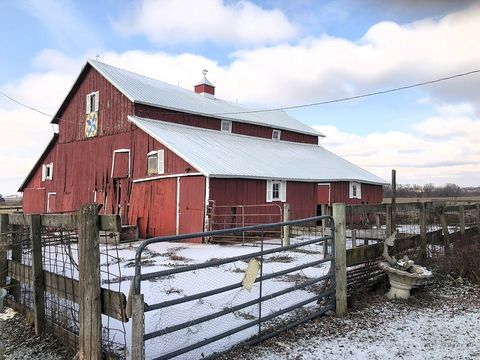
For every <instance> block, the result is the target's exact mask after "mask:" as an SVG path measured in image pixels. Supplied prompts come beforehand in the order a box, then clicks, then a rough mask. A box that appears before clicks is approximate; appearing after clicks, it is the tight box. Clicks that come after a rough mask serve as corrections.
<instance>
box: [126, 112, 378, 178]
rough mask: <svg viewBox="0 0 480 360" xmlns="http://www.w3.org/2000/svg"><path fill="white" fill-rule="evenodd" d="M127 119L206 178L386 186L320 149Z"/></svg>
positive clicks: (368, 174)
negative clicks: (360, 183) (356, 183)
mask: <svg viewBox="0 0 480 360" xmlns="http://www.w3.org/2000/svg"><path fill="white" fill-rule="evenodd" d="M128 119H129V120H130V121H131V122H132V123H134V124H135V125H137V126H138V127H139V128H140V129H142V130H143V131H145V132H146V133H147V134H149V135H150V136H152V137H153V138H155V139H156V140H158V141H159V142H161V143H162V144H164V145H165V146H166V147H168V148H169V149H170V150H172V151H173V152H175V153H176V154H178V155H179V156H180V157H182V158H183V159H185V160H186V161H188V162H189V163H190V164H191V165H192V166H194V167H195V168H196V169H198V170H199V171H201V172H202V173H203V174H204V175H207V176H210V177H220V178H225V177H232V178H256V179H281V180H291V181H292V180H295V181H307V182H326V181H360V182H364V183H370V184H386V182H385V180H383V179H381V178H379V177H378V176H376V175H373V174H372V173H370V172H368V171H366V170H364V169H362V168H360V167H358V166H356V165H354V164H352V163H350V162H348V161H347V160H345V159H343V158H341V157H339V156H337V155H335V154H333V153H332V152H330V151H328V150H326V149H325V148H323V147H321V146H319V145H311V144H303V143H294V142H285V141H273V140H271V139H261V138H256V137H251V136H245V135H237V134H231V133H225V132H221V131H215V130H208V129H203V128H196V127H191V126H186V125H179V124H173V123H169V122H164V121H159V120H152V119H145V118H140V117H136V116H129V117H128Z"/></svg>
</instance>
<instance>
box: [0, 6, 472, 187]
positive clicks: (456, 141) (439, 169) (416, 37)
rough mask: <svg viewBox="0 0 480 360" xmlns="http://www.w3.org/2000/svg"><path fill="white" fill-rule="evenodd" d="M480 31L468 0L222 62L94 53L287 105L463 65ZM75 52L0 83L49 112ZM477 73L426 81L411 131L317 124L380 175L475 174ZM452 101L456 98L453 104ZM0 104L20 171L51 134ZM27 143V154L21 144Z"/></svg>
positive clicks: (225, 92) (42, 60)
mask: <svg viewBox="0 0 480 360" xmlns="http://www.w3.org/2000/svg"><path fill="white" fill-rule="evenodd" d="M212 3H213V2H212ZM145 4H147V2H146V3H145ZM214 4H217V5H218V4H221V5H222V9H223V8H228V9H230V7H232V6H240V7H242V9H244V8H246V5H245V4H247V3H245V2H244V3H241V4H240V5H238V4H237V5H224V4H223V3H222V2H219V1H217V2H215V3H214ZM260 10H261V9H260ZM260 10H258V11H260ZM245 11H246V10H245ZM249 11H250V10H249ZM261 11H263V10H261ZM162 16H163V15H162ZM171 16H172V17H173V15H171ZM196 17H199V16H196ZM188 18H189V19H190V18H192V17H191V16H189V17H188ZM195 21H196V20H195ZM268 29H270V27H268ZM268 29H267V30H268ZM479 33H480V6H475V7H472V8H470V9H468V10H465V11H461V12H458V13H455V14H451V15H448V16H446V17H444V18H442V19H439V20H431V19H430V20H424V21H419V22H415V23H412V24H408V25H403V26H400V25H397V24H394V23H391V22H383V23H379V24H377V25H375V26H373V27H372V28H371V29H370V30H369V31H368V32H367V33H366V34H365V36H364V37H363V38H362V39H361V40H359V41H358V42H352V41H348V40H345V39H340V38H335V37H331V36H326V35H325V36H321V37H319V38H306V39H303V40H302V41H300V42H298V43H297V44H294V45H292V44H280V45H274V46H269V47H265V46H263V47H258V48H256V49H251V50H242V51H237V52H235V53H233V54H231V62H230V63H228V64H219V63H218V62H217V61H215V60H213V59H211V58H209V57H206V56H201V55H196V54H190V53H183V54H169V53H166V52H145V51H140V50H138V51H127V52H124V53H116V52H108V51H107V52H104V53H102V54H101V58H100V60H101V61H104V62H107V63H111V64H112V65H116V66H120V67H123V68H126V69H130V70H132V71H135V72H139V73H142V74H145V75H148V76H152V77H154V78H157V79H161V80H163V81H166V82H170V83H173V84H177V83H179V84H180V86H182V87H185V88H189V89H192V87H193V84H194V83H195V82H196V81H198V80H199V78H200V77H201V70H202V69H204V68H207V69H209V74H208V77H209V79H210V80H211V81H212V82H213V83H214V84H215V85H217V88H216V93H217V95H218V96H219V97H221V98H225V99H230V100H235V99H237V98H238V100H239V101H240V102H253V103H257V104H262V105H263V106H278V105H283V106H286V105H291V104H298V103H305V102H311V101H318V100H324V99H331V98H334V97H339V96H346V95H347V96H348V95H353V94H357V93H359V92H367V91H373V90H378V89H381V88H386V87H390V86H397V85H400V84H406V83H410V82H416V81H421V80H423V79H431V78H434V77H437V76H443V75H445V74H450V73H453V72H459V71H463V70H470V69H472V68H474V67H475V66H478V64H480V47H478V46H477V40H476V36H475V35H476V34H479ZM228 36H230V35H228ZM232 36H233V35H232ZM88 54H89V55H90V56H94V55H95V52H93V50H89V51H88ZM83 62H84V60H83V59H76V58H70V57H67V56H65V55H64V54H63V53H61V52H58V51H54V50H45V51H43V52H42V53H40V54H39V55H38V56H37V57H36V58H35V59H34V60H33V64H34V66H35V71H34V72H32V73H30V74H26V75H25V76H24V77H23V78H21V79H19V80H17V81H13V82H10V83H7V84H2V85H1V86H0V88H1V89H2V90H4V91H5V92H6V93H8V94H10V95H12V96H13V97H15V98H17V99H18V100H20V101H22V102H24V103H26V104H28V105H30V106H34V107H36V108H39V109H41V110H43V111H45V112H47V113H53V112H54V111H55V110H56V109H57V108H58V106H59V105H60V103H61V101H62V100H63V98H64V96H65V95H66V92H67V91H68V89H69V88H70V86H71V85H72V83H73V80H74V79H75V76H76V75H77V74H78V73H79V71H80V68H81V65H82V63H83ZM479 79H480V75H478V76H477V75H475V76H472V77H470V78H463V79H459V80H456V81H451V82H448V83H443V84H442V85H432V86H430V87H428V88H425V94H424V96H423V97H422V99H420V100H419V101H420V103H422V104H424V105H425V106H430V107H435V108H437V110H438V116H435V117H431V118H429V119H427V120H425V121H424V122H421V123H420V122H419V123H417V124H416V125H414V126H413V127H412V129H411V131H403V132H388V133H382V134H378V133H377V134H375V133H374V134H370V135H368V136H359V135H355V134H349V133H342V132H340V131H339V130H338V129H336V128H321V129H320V130H321V131H322V132H324V133H326V134H327V135H328V137H327V139H326V140H325V143H326V145H327V146H329V147H331V148H332V150H334V151H335V152H337V153H339V154H341V155H345V156H346V157H347V158H349V159H351V160H352V161H353V162H355V163H358V164H359V165H361V166H366V167H368V168H370V169H374V170H375V169H378V170H375V171H374V172H375V173H377V174H378V175H380V176H383V177H387V178H388V177H389V175H388V173H389V169H390V168H391V167H399V168H401V169H404V170H405V171H404V174H405V179H406V180H408V181H409V182H428V181H434V180H433V179H434V178H435V176H436V175H434V174H441V175H440V176H439V177H438V178H436V179H437V180H438V182H441V181H444V180H445V179H447V178H448V177H450V178H448V179H449V180H448V181H455V179H456V177H459V178H458V181H457V182H458V183H462V182H464V181H469V183H470V184H473V183H475V182H478V181H479V180H480V179H479V175H478V173H480V172H479V170H480V169H479V168H478V165H476V163H479V162H480V159H479V157H478V154H479V149H478V145H476V134H478V133H479V130H480V128H479V122H478V121H479V120H478V116H479V111H478V108H479V105H480V100H479V98H478V95H477V94H478V86H479V81H480V80H479ZM427 90H428V91H427ZM459 99H460V100H461V101H459ZM458 102H461V103H462V104H461V105H451V104H457V103H458ZM449 104H450V105H449ZM0 108H1V109H2V111H1V112H0V131H1V132H2V134H8V135H7V136H6V137H7V138H8V145H3V147H1V148H0V150H2V154H5V153H7V149H8V151H9V154H15V153H18V154H22V155H19V157H18V158H15V159H13V160H12V161H15V163H16V164H15V165H13V166H15V167H16V166H17V165H18V164H17V161H18V163H19V164H20V163H21V164H22V166H24V165H23V164H25V166H24V167H23V168H22V169H23V170H15V171H16V172H17V173H21V172H24V175H26V173H27V172H28V171H27V170H26V169H27V168H28V169H29V167H30V166H31V165H33V163H34V161H35V159H36V157H37V156H38V155H39V154H40V153H41V151H42V150H43V148H44V146H45V145H46V143H47V142H48V140H49V137H50V127H49V125H48V121H49V120H50V119H49V118H44V117H42V116H40V117H37V114H35V113H34V112H30V111H26V110H23V109H21V108H20V107H18V106H17V105H14V104H12V103H10V102H7V101H6V100H5V99H1V98H0ZM40 118H41V119H43V120H39V119H40ZM38 124H41V126H40V125H38ZM15 139H18V141H15ZM26 144H27V145H28V146H29V148H28V150H29V152H28V155H26V154H27V153H26V150H24V149H25V147H26V146H27V145H26ZM0 146H2V145H0ZM30 149H31V151H30ZM32 157H33V158H32ZM22 159H23V161H22ZM452 164H457V165H456V166H454V165H452ZM27 165H28V166H27ZM421 167H424V168H425V169H427V170H423V169H422V168H421ZM10 168H12V165H11V163H10V164H9V160H8V158H5V157H4V158H3V159H2V160H1V161H0V178H2V176H3V174H8V173H9V172H10ZM19 169H20V168H19ZM432 169H436V170H435V171H433V170H432ZM387 170H388V171H387ZM402 171H403V170H402ZM461 176H464V178H460V177H461ZM400 179H401V178H400ZM465 179H467V180H465ZM404 182H405V181H404ZM0 191H3V190H1V189H0Z"/></svg>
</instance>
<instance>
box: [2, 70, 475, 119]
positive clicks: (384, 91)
mask: <svg viewBox="0 0 480 360" xmlns="http://www.w3.org/2000/svg"><path fill="white" fill-rule="evenodd" d="M477 73H480V69H478V70H472V71H467V72H464V73H460V74H455V75H451V76H446V77H442V78H438V79H434V80H428V81H423V82H419V83H414V84H411V85H405V86H400V87H396V88H391V89H386V90H380V91H375V92H370V93H365V94H360V95H354V96H348V97H343V98H337V99H332V100H326V101H320V102H314V103H308V104H300V105H292V106H285V107H278V108H270V109H260V110H245V111H235V112H220V113H212V114H210V115H237V114H254V113H263V112H270V111H282V110H292V109H300V108H305V107H313V106H321V105H327V104H333V103H338V102H344V101H350V100H355V99H361V98H366V97H372V96H376V95H382V94H387V93H392V92H397V91H401V90H407V89H412V88H416V87H420V86H425V85H429V84H435V83H439V82H442V81H447V80H452V79H456V78H459V77H464V76H468V75H473V74H477ZM0 95H3V96H4V97H6V98H7V99H9V100H11V101H13V102H14V103H16V104H18V105H21V106H23V107H25V108H27V109H30V110H33V111H36V112H38V113H40V114H42V115H45V116H48V117H51V118H52V119H57V120H62V118H59V117H56V116H54V115H51V114H48V113H46V112H44V111H41V110H38V109H36V108H34V107H32V106H28V105H26V104H24V103H22V102H20V101H18V100H16V99H14V98H12V97H11V96H9V95H7V94H5V93H4V92H2V91H0Z"/></svg>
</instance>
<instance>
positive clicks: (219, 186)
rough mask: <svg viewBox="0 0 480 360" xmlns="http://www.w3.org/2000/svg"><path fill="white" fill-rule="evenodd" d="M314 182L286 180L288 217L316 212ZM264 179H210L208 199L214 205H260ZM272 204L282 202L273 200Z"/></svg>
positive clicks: (293, 217)
mask: <svg viewBox="0 0 480 360" xmlns="http://www.w3.org/2000/svg"><path fill="white" fill-rule="evenodd" d="M315 187H316V183H303V182H298V181H287V203H289V204H290V218H291V219H301V218H304V217H310V216H315V214H316V196H315V195H316V189H315ZM266 189H267V182H266V180H254V179H210V200H214V201H215V202H216V205H260V204H272V203H267V201H266ZM273 203H274V204H280V205H281V206H282V207H283V203H281V202H278V201H275V202H273Z"/></svg>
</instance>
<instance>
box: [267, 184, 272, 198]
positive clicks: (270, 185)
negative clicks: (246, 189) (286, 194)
mask: <svg viewBox="0 0 480 360" xmlns="http://www.w3.org/2000/svg"><path fill="white" fill-rule="evenodd" d="M272 191H273V186H272V180H267V202H272Z"/></svg>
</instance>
